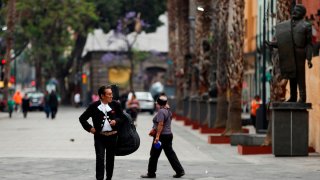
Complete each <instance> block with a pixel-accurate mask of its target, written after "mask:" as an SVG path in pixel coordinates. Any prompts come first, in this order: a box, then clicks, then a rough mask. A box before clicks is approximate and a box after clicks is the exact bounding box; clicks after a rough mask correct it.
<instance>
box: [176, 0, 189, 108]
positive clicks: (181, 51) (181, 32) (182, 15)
mask: <svg viewBox="0 0 320 180" xmlns="http://www.w3.org/2000/svg"><path fill="white" fill-rule="evenodd" d="M177 4H178V19H177V20H178V49H177V56H176V67H175V69H176V76H177V78H176V79H177V80H176V99H177V102H178V103H177V111H178V112H182V98H183V97H182V96H183V90H184V88H183V85H184V82H183V76H184V72H183V69H184V57H185V56H186V55H187V54H188V53H189V1H177Z"/></svg>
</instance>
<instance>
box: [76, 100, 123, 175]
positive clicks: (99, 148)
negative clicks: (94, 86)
mask: <svg viewBox="0 0 320 180" xmlns="http://www.w3.org/2000/svg"><path fill="white" fill-rule="evenodd" d="M102 105H103V104H102V103H101V101H96V102H94V103H92V104H90V105H89V107H88V108H87V109H86V111H85V112H84V113H83V114H82V115H81V116H80V117H79V120H80V123H81V125H82V127H83V128H84V129H85V130H86V131H88V132H90V129H91V128H92V125H91V124H89V123H88V119H89V118H90V117H91V118H92V123H93V127H94V128H95V129H96V133H95V134H94V146H95V151H96V178H97V180H103V178H104V156H106V173H107V179H110V180H111V178H112V174H113V167H114V156H115V148H116V144H117V134H113V135H110V136H105V135H101V134H100V133H101V130H102V127H103V125H104V122H105V121H106V120H115V121H116V125H115V126H111V127H112V131H117V130H118V127H119V125H120V124H121V122H122V120H121V119H122V117H123V111H122V109H121V106H120V104H119V103H118V102H116V101H112V102H111V103H108V105H109V107H110V108H111V110H110V111H108V112H107V113H105V112H103V109H102V108H101V106H102ZM107 117H109V118H107Z"/></svg>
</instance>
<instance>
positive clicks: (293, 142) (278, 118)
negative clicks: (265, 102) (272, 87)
mask: <svg viewBox="0 0 320 180" xmlns="http://www.w3.org/2000/svg"><path fill="white" fill-rule="evenodd" d="M270 109H271V110H272V121H273V123H272V153H273V154H274V155H275V156H307V155H308V143H309V142H308V135H309V132H308V131H309V126H308V118H309V114H308V111H307V109H311V103H288V102H279V103H277V102H275V103H272V104H271V106H270Z"/></svg>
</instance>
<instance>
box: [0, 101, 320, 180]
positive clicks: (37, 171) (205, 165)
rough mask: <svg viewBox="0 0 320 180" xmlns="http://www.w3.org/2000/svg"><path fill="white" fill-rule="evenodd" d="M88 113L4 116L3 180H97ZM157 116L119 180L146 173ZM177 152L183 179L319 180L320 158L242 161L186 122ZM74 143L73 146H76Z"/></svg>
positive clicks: (178, 132) (143, 120)
mask: <svg viewBox="0 0 320 180" xmlns="http://www.w3.org/2000/svg"><path fill="white" fill-rule="evenodd" d="M83 110H84V109H80V108H79V109H76V108H71V107H68V108H60V109H59V112H58V114H57V119H55V120H49V119H46V118H45V115H44V113H42V112H31V113H30V114H28V119H23V118H22V114H14V115H13V117H14V118H13V119H8V118H5V116H3V114H2V113H0V127H1V129H2V130H1V131H0V142H1V144H0V179H1V180H16V179H28V180H38V179H48V180H61V179H68V180H69V179H71V180H73V179H74V180H76V179H77V180H90V179H92V180H93V179H95V178H94V174H95V154H94V147H93V137H92V135H90V134H89V133H87V132H85V131H84V130H83V129H82V127H81V126H80V123H79V122H78V117H79V115H80V114H81V112H82V111H83ZM151 125H152V116H150V115H149V114H147V113H143V114H140V115H139V117H138V126H137V130H138V132H139V135H140V139H141V145H140V148H139V149H138V151H137V152H135V153H134V154H132V155H129V156H124V157H116V161H115V170H114V176H113V177H114V178H113V179H114V180H118V179H119V180H122V179H124V180H132V179H140V178H139V177H140V175H141V174H144V173H146V172H147V164H148V158H149V151H150V146H151V138H150V137H149V136H148V135H147V134H148V131H149V129H150V128H151ZM172 129H173V132H174V140H173V148H174V150H175V152H176V153H177V156H178V158H179V159H180V161H181V163H182V165H183V167H184V168H185V171H186V175H185V176H184V177H183V178H181V179H196V180H211V179H213V180H214V179H236V180H239V179H281V180H282V179H310V180H311V179H319V176H320V156H319V154H317V153H312V154H310V155H309V156H308V157H277V158H276V157H274V156H273V155H249V156H243V155H239V154H238V153H237V149H236V147H233V146H230V145H212V144H208V143H207V139H206V135H201V134H199V133H198V132H197V131H195V130H191V128H190V127H187V126H184V125H183V124H182V122H178V121H173V122H172ZM71 139H74V141H71ZM173 174H174V171H173V170H172V168H171V166H170V164H169V162H168V161H167V159H166V157H165V155H164V153H162V155H161V156H160V160H159V163H158V171H157V179H159V180H168V179H173V178H172V175H173Z"/></svg>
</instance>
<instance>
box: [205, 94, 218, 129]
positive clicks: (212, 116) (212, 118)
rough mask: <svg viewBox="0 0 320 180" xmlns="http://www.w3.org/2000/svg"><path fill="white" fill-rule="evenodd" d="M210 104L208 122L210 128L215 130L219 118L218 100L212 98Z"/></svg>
mask: <svg viewBox="0 0 320 180" xmlns="http://www.w3.org/2000/svg"><path fill="white" fill-rule="evenodd" d="M207 103H208V112H207V122H208V127H209V128H213V127H214V123H215V122H216V117H217V99H216V98H210V99H209V101H208V102H207Z"/></svg>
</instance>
